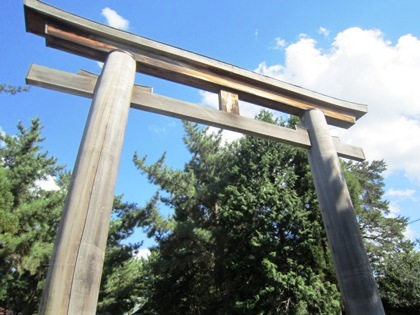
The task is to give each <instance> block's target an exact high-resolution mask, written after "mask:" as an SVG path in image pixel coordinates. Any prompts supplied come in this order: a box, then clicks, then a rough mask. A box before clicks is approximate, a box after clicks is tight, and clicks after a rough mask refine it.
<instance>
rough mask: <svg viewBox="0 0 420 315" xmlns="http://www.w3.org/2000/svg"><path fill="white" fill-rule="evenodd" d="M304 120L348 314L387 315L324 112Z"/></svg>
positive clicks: (307, 115)
mask: <svg viewBox="0 0 420 315" xmlns="http://www.w3.org/2000/svg"><path fill="white" fill-rule="evenodd" d="M302 120H303V125H304V127H305V128H306V129H307V130H308V132H309V137H310V139H311V147H310V148H309V149H308V159H309V164H310V166H311V171H312V175H313V179H314V183H315V189H316V193H317V196H318V200H319V203H320V206H321V212H322V218H323V221H324V225H325V230H326V233H327V238H328V242H329V244H330V248H331V252H332V257H333V261H334V266H335V269H336V275H337V279H338V284H339V286H340V290H341V294H342V297H343V300H344V303H345V310H346V313H348V314H358V315H363V314H366V315H376V314H385V312H384V308H383V306H382V301H381V298H380V296H379V291H378V288H377V286H376V283H375V280H374V277H373V273H372V269H371V267H370V263H369V259H368V257H367V254H366V250H365V247H364V244H363V239H362V234H361V231H360V227H359V225H358V223H357V221H356V215H355V211H354V207H353V203H352V201H351V199H350V194H349V191H348V188H347V184H346V181H345V179H344V174H343V171H342V169H341V165H340V160H339V158H338V155H337V152H336V149H335V147H334V143H333V140H332V138H331V135H330V132H329V129H328V125H327V122H326V120H325V116H324V113H323V112H322V111H321V110H320V109H312V110H308V111H306V112H305V114H304V115H303V116H302Z"/></svg>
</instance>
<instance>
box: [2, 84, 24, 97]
mask: <svg viewBox="0 0 420 315" xmlns="http://www.w3.org/2000/svg"><path fill="white" fill-rule="evenodd" d="M28 91H29V86H15V85H11V84H7V83H2V84H0V94H1V93H6V94H11V95H15V94H17V93H21V92H28Z"/></svg>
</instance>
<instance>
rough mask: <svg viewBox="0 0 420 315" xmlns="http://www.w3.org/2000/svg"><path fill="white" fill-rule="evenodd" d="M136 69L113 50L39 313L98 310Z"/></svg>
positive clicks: (94, 104) (127, 57)
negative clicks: (115, 189)
mask: <svg viewBox="0 0 420 315" xmlns="http://www.w3.org/2000/svg"><path fill="white" fill-rule="evenodd" d="M135 73H136V62H135V60H134V59H133V58H132V56H131V55H130V54H128V53H126V52H123V51H113V52H111V53H110V54H109V56H108V58H107V60H106V62H105V64H104V67H103V70H102V74H101V76H100V78H99V80H98V83H97V85H96V88H95V93H94V97H93V101H92V105H91V109H90V112H89V116H88V120H87V123H86V127H85V131H84V134H83V139H82V141H81V145H80V148H79V153H78V156H77V160H76V165H75V168H74V170H73V177H72V181H71V185H70V190H69V193H68V196H67V200H66V204H65V206H64V210H63V216H62V220H61V224H60V227H59V230H58V235H57V240H56V244H55V248H54V253H53V257H52V259H51V263H50V268H49V271H48V276H47V281H46V287H45V289H44V293H43V297H42V301H41V307H40V314H54V315H55V314H95V313H96V306H97V300H98V294H99V286H100V281H101V274H102V267H103V261H104V255H105V248H106V241H107V236H108V229H109V220H110V214H111V210H112V203H113V199H114V188H115V183H116V178H117V171H118V166H119V161H120V156H121V149H122V144H123V140H124V133H125V128H126V123H127V118H128V112H129V108H130V100H131V93H132V90H133V86H134V77H135Z"/></svg>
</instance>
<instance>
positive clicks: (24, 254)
mask: <svg viewBox="0 0 420 315" xmlns="http://www.w3.org/2000/svg"><path fill="white" fill-rule="evenodd" d="M18 129H19V133H18V134H17V135H16V136H10V135H7V134H2V135H0V141H3V143H4V145H3V146H2V147H1V148H0V164H1V170H2V171H1V172H0V178H2V180H1V181H2V184H3V185H2V186H3V187H2V188H4V190H3V189H2V190H1V191H0V194H1V197H0V200H1V199H3V200H6V201H7V200H8V202H3V204H2V209H1V210H0V211H1V212H0V213H1V214H2V216H3V217H6V218H7V220H6V221H5V222H2V226H1V230H0V288H1V289H0V305H1V306H2V307H6V308H8V309H11V310H19V311H20V312H22V314H33V313H34V309H36V305H37V303H38V298H39V295H40V292H41V289H42V285H43V281H44V277H45V272H46V269H47V268H48V264H47V262H48V260H49V256H50V254H51V251H52V246H53V242H54V237H55V233H56V228H57V224H58V218H59V214H60V212H61V208H62V205H63V202H64V198H65V187H63V186H61V188H63V189H61V190H53V191H47V190H44V189H42V187H41V186H40V185H39V182H40V181H42V180H47V179H49V178H53V177H56V176H58V173H59V171H60V170H61V169H62V167H60V166H57V165H56V159H55V158H53V157H48V152H45V153H41V147H40V146H39V143H40V142H42V141H43V139H42V138H41V136H40V134H41V129H42V127H41V124H40V121H39V119H34V120H32V125H31V127H29V128H28V129H25V128H24V126H23V125H22V124H21V123H19V125H18ZM62 183H63V182H62V181H60V180H59V181H58V185H60V184H62ZM3 206H4V208H3Z"/></svg>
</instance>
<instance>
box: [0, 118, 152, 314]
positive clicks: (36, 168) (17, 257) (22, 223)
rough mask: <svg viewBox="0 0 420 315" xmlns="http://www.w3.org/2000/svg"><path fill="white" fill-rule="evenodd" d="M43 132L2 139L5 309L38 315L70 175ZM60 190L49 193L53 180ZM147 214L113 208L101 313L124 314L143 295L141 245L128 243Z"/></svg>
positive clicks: (0, 266)
mask: <svg viewBox="0 0 420 315" xmlns="http://www.w3.org/2000/svg"><path fill="white" fill-rule="evenodd" d="M41 131H42V126H41V123H40V120H39V119H34V120H32V123H31V126H30V127H29V128H27V129H26V128H25V127H24V126H23V125H22V124H21V123H19V125H18V134H17V135H14V136H11V135H8V134H0V143H2V146H1V147H0V306H1V307H3V308H6V309H9V310H12V311H13V312H15V313H16V314H36V313H37V310H38V303H39V299H40V297H41V293H42V288H43V285H44V281H45V277H46V272H47V269H48V263H49V260H50V256H51V253H52V249H53V245H54V240H55V237H56V234H57V228H58V223H59V220H60V217H61V211H62V208H63V205H64V200H65V196H66V195H67V187H68V185H69V183H70V177H71V176H70V174H69V173H68V172H62V169H63V167H61V166H58V165H57V161H56V159H55V158H54V157H49V156H48V152H42V147H41V144H42V141H43V140H44V139H43V138H42V137H41ZM53 179H55V182H56V184H57V190H45V189H43V188H42V185H41V183H42V181H44V180H53ZM143 218H144V211H143V210H141V209H138V208H137V206H136V205H135V204H129V203H125V202H123V201H122V197H121V196H120V197H117V198H116V199H115V202H114V209H113V215H112V220H111V227H110V233H109V237H108V246H107V251H106V256H105V267H104V273H103V277H102V287H101V292H100V301H99V304H98V311H100V312H102V313H104V314H106V313H108V314H118V313H121V314H122V313H124V312H125V311H128V310H129V309H131V308H132V307H133V306H134V304H135V303H136V302H138V301H137V299H136V298H134V297H137V296H142V295H143V291H142V290H143V285H142V283H144V281H143V276H142V272H141V271H142V270H143V265H144V264H145V263H144V262H143V261H141V260H139V259H136V258H135V254H136V251H137V250H138V249H139V247H140V245H141V243H133V244H131V243H127V238H129V237H130V236H131V235H132V233H133V232H134V229H135V227H136V226H137V225H138V222H140V221H142V220H143Z"/></svg>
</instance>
